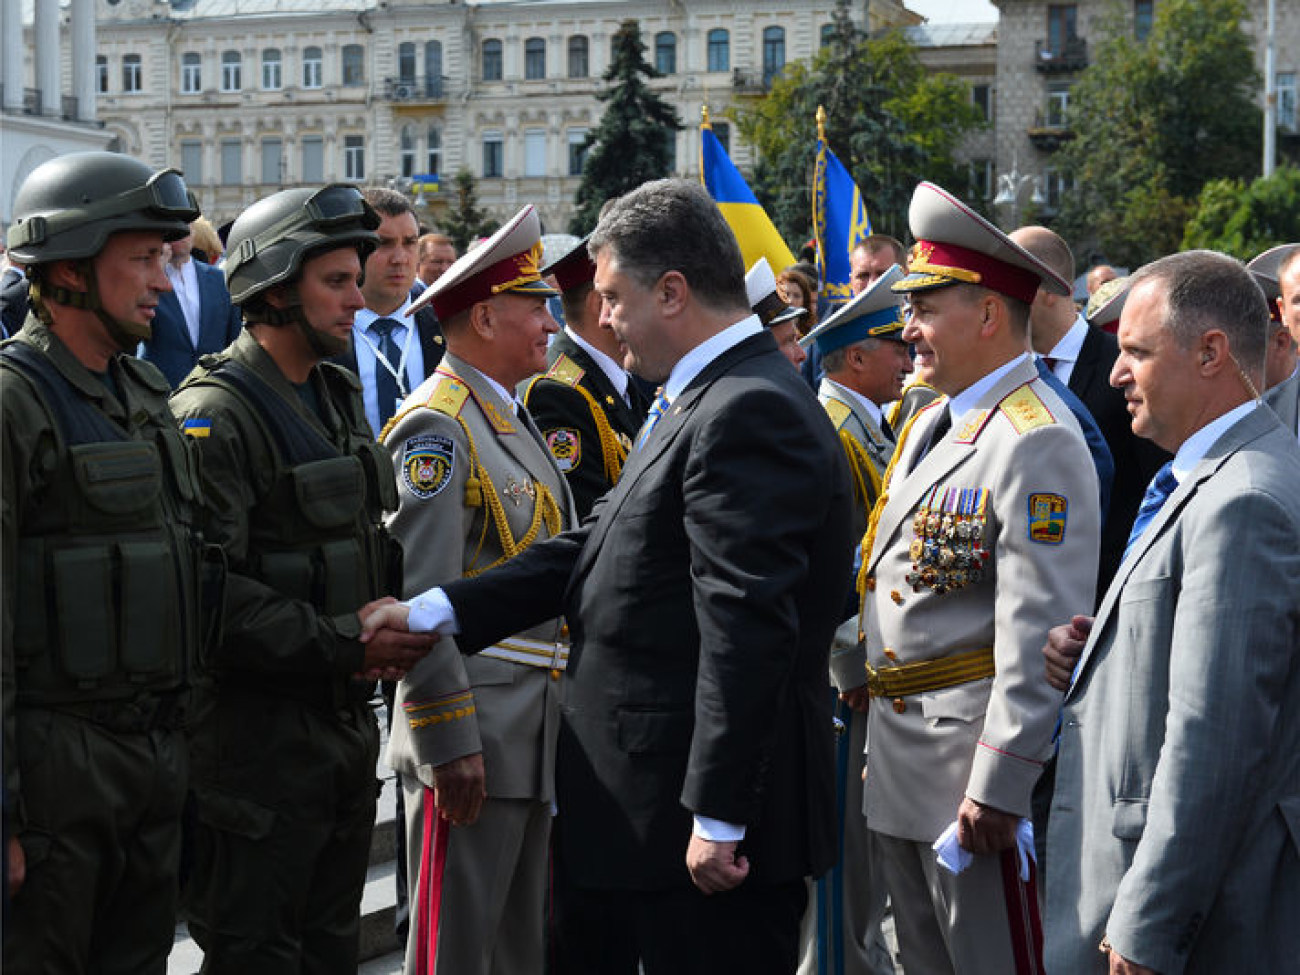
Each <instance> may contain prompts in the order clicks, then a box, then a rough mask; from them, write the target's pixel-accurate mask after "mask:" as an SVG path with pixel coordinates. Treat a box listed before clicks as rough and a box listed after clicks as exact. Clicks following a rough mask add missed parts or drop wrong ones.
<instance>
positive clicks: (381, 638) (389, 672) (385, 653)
mask: <svg viewBox="0 0 1300 975" xmlns="http://www.w3.org/2000/svg"><path fill="white" fill-rule="evenodd" d="M389 608H391V607H384V608H383V609H381V610H377V611H376V612H374V613H372V614H371V615H370V619H372V620H373V619H374V618H375V617H376V616H378V615H379V613H380V612H385V611H386V610H388V609H389ZM403 608H405V607H403ZM361 639H362V640H363V641H365V648H366V655H365V657H363V658H362V661H361V673H362V676H364V677H366V678H367V679H371V680H373V679H376V678H382V679H383V680H399V679H400V678H402V677H405V676H406V674H407V672H408V671H409V670H410V669H411V668H412V667H414V666H415V665H416V664H418V663H419V662H420V661H421V660H422V659H424V656H425V654H427V653H428V652H429V651H430V650H432V649H433V645H434V644H435V643H437V642H438V634H436V633H406V632H404V631H402V630H390V629H381V630H375V631H374V632H372V633H370V634H369V636H366V635H364V634H363V635H362V638H361Z"/></svg>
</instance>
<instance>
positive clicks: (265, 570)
mask: <svg viewBox="0 0 1300 975" xmlns="http://www.w3.org/2000/svg"><path fill="white" fill-rule="evenodd" d="M257 570H258V571H257V573H256V575H257V577H258V578H259V579H261V580H262V582H264V583H266V584H267V585H268V586H270V587H271V588H272V589H274V590H275V591H276V592H278V593H283V594H284V595H286V596H288V597H290V598H291V599H302V600H305V601H307V602H310V603H315V601H316V600H315V598H314V594H313V592H312V578H313V576H314V575H315V573H314V571H313V569H312V558H311V553H310V552H305V551H303V552H263V553H262V554H261V555H260V556H258V559H257ZM352 608H353V609H356V607H355V606H353V607H352Z"/></svg>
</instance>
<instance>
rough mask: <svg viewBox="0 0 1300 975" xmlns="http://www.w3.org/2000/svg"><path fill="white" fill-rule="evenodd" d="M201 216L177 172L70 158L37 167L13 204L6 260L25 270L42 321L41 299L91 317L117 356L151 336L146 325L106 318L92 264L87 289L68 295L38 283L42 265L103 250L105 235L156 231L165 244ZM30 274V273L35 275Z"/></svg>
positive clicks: (119, 160) (118, 160) (106, 155)
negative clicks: (86, 312)
mask: <svg viewBox="0 0 1300 975" xmlns="http://www.w3.org/2000/svg"><path fill="white" fill-rule="evenodd" d="M198 215H199V207H198V203H197V202H196V201H195V199H194V194H193V193H191V192H190V191H189V189H188V188H187V187H186V186H185V180H184V179H183V178H182V176H181V174H180V173H179V172H178V171H177V170H175V169H164V170H160V171H158V172H155V171H154V170H152V169H150V168H149V167H148V166H146V165H145V164H144V163H142V162H140V161H139V160H138V159H132V158H131V157H130V156H123V155H121V154H119V153H115V152H76V153H70V154H68V155H66V156H59V157H57V158H55V159H51V160H50V161H49V162H45V163H42V164H41V165H40V166H37V167H36V168H35V169H34V170H32V172H31V174H30V175H29V176H28V177H27V179H26V180H24V181H23V185H22V187H21V188H20V189H19V190H18V195H17V196H16V197H15V198H14V223H13V226H11V227H10V228H9V237H8V245H9V252H10V254H11V255H12V257H13V258H14V259H15V260H17V261H20V262H22V263H24V264H26V265H28V266H29V268H30V270H29V277H30V278H31V281H32V291H31V300H32V307H33V309H34V310H35V311H36V314H37V315H39V316H41V318H42V319H46V318H47V317H48V315H47V312H46V311H45V308H44V305H43V303H42V298H49V299H51V300H53V301H57V302H59V303H60V304H66V305H71V306H73V307H77V308H85V309H87V310H89V311H93V312H94V313H95V314H96V315H97V316H98V317H99V319H100V321H102V322H103V323H104V325H105V327H106V328H107V329H108V331H109V334H110V335H112V336H113V338H114V340H115V341H116V342H117V343H118V344H119V345H120V346H121V347H122V348H123V349H127V350H130V349H134V348H135V346H136V343H137V342H139V341H140V340H142V339H147V338H149V337H150V335H151V332H152V329H151V328H150V327H149V326H148V325H139V324H137V323H134V322H121V321H118V320H116V319H114V318H110V317H109V316H108V315H107V314H106V313H105V312H104V311H103V308H102V306H101V305H100V301H99V287H98V282H97V281H96V280H95V275H94V269H93V265H91V266H89V268H88V273H87V275H86V280H87V282H88V290H87V291H84V292H76V291H70V290H68V289H66V288H61V287H55V286H54V285H52V284H50V283H49V282H48V281H46V280H45V279H44V275H43V274H42V273H41V271H40V267H41V265H44V264H51V263H53V262H55V261H66V260H84V261H86V262H87V263H88V265H89V261H90V259H91V258H93V257H94V256H95V255H96V254H98V253H99V252H100V251H101V250H103V249H104V244H105V243H106V242H107V241H108V238H109V235H110V234H115V233H118V232H120V231H126V230H139V231H157V232H158V233H160V234H162V236H163V239H164V240H169V241H170V240H178V239H180V238H181V237H184V236H185V235H186V234H188V233H189V232H190V231H189V223H190V221H191V220H194V219H195V218H196V217H198ZM33 272H34V273H33Z"/></svg>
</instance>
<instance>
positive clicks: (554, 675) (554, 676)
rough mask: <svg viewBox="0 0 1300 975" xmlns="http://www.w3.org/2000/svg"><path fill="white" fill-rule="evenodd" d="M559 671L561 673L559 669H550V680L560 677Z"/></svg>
mask: <svg viewBox="0 0 1300 975" xmlns="http://www.w3.org/2000/svg"><path fill="white" fill-rule="evenodd" d="M561 673H562V671H559V670H552V671H551V680H559V679H560V674H561Z"/></svg>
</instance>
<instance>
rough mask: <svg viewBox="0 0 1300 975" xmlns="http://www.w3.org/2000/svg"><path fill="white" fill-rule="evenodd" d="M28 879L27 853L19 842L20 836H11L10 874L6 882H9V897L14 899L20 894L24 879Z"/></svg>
mask: <svg viewBox="0 0 1300 975" xmlns="http://www.w3.org/2000/svg"><path fill="white" fill-rule="evenodd" d="M26 879H27V854H25V853H24V852H23V845H22V844H21V843H19V842H18V837H16V836H11V837H9V876H8V877H7V878H6V882H7V883H8V884H9V899H10V900H13V899H14V898H15V897H17V896H18V891H20V890H22V887H23V881H24V880H26Z"/></svg>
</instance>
